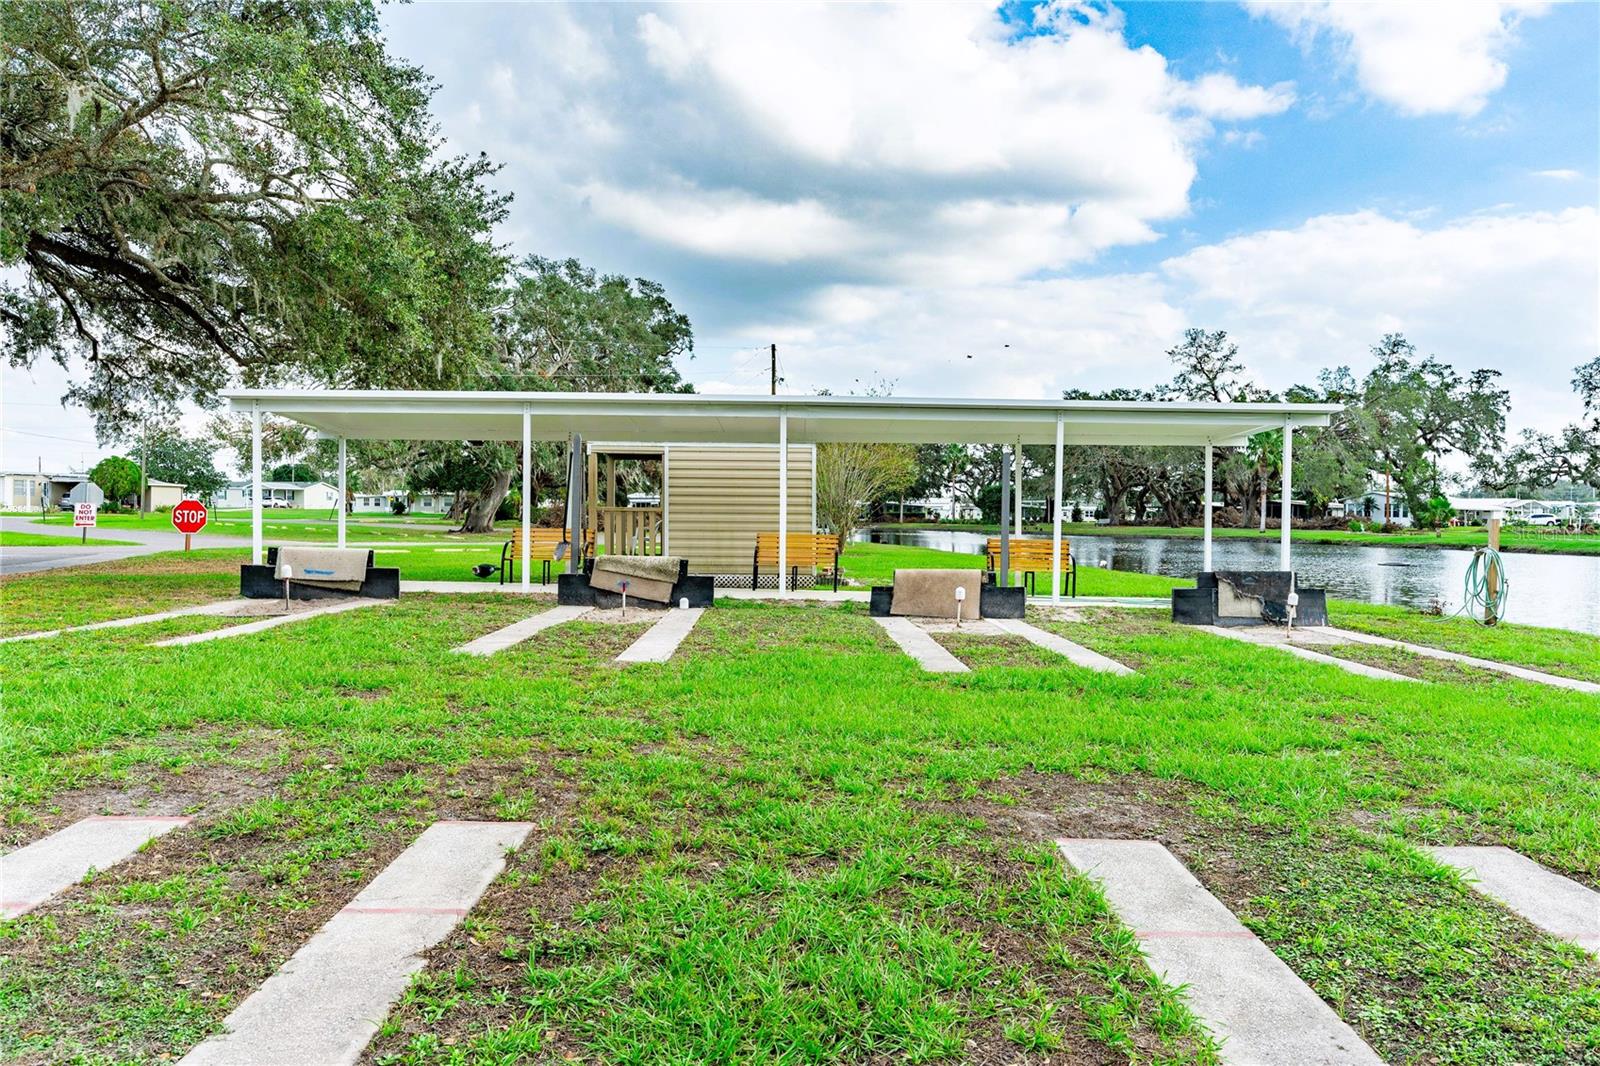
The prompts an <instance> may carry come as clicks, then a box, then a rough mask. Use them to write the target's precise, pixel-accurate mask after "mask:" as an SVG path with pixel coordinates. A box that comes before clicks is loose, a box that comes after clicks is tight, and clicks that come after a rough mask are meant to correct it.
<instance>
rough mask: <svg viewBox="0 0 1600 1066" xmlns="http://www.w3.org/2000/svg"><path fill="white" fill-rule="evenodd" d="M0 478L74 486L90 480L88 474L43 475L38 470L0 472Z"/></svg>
mask: <svg viewBox="0 0 1600 1066" xmlns="http://www.w3.org/2000/svg"><path fill="white" fill-rule="evenodd" d="M0 477H42V478H44V479H45V480H46V481H70V482H73V483H74V484H81V483H83V482H85V481H88V480H89V475H88V474H41V473H39V471H37V470H0Z"/></svg>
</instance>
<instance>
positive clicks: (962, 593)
mask: <svg viewBox="0 0 1600 1066" xmlns="http://www.w3.org/2000/svg"><path fill="white" fill-rule="evenodd" d="M965 602H967V586H965V585H957V586H956V628H957V629H960V628H961V605H962V604H963V603H965Z"/></svg>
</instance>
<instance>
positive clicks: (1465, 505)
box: [1446, 496, 1535, 511]
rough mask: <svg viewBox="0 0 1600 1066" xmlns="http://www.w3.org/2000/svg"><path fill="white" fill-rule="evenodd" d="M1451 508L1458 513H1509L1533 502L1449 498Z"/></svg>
mask: <svg viewBox="0 0 1600 1066" xmlns="http://www.w3.org/2000/svg"><path fill="white" fill-rule="evenodd" d="M1446 499H1448V500H1449V501H1450V506H1451V507H1454V508H1455V509H1456V510H1458V511H1509V510H1511V509H1512V508H1515V507H1521V506H1522V505H1524V504H1528V503H1533V502H1535V501H1533V500H1519V499H1516V498H1515V497H1512V496H1449V497H1446Z"/></svg>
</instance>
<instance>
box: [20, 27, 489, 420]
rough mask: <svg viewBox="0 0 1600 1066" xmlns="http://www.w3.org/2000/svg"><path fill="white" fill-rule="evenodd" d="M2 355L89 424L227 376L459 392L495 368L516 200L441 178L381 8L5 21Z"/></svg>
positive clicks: (447, 175) (480, 174) (167, 401)
mask: <svg viewBox="0 0 1600 1066" xmlns="http://www.w3.org/2000/svg"><path fill="white" fill-rule="evenodd" d="M0 42H3V49H4V51H3V54H4V63H5V66H4V79H5V82H6V90H5V92H4V94H3V96H0V215H3V216H4V217H5V219H6V225H5V226H4V227H3V228H0V268H7V271H6V272H7V273H8V274H12V275H13V277H15V278H18V279H19V280H13V279H12V278H7V279H6V280H4V281H0V319H3V321H4V322H5V324H6V340H5V342H4V343H5V344H6V347H7V353H6V354H7V357H8V358H9V360H10V362H11V363H12V365H14V366H28V365H31V364H32V363H33V362H34V361H35V360H36V359H38V358H39V357H40V356H41V355H49V356H50V357H52V358H54V359H56V360H58V361H60V362H61V363H62V364H63V365H68V363H69V359H71V358H72V357H74V356H81V357H82V358H83V359H84V360H85V362H86V365H87V369H88V375H87V377H86V378H83V379H80V380H78V381H77V382H76V383H75V384H74V386H73V388H72V392H71V394H70V395H71V398H72V399H74V400H76V401H78V402H81V403H83V404H85V405H86V406H87V407H89V408H90V409H91V410H92V411H93V412H94V413H95V415H96V417H97V419H98V420H99V422H100V424H101V426H102V427H103V428H104V427H108V426H112V425H114V424H115V423H116V422H117V421H118V420H121V419H124V418H125V417H126V416H127V415H128V413H129V412H130V410H132V409H133V408H135V407H142V408H146V409H149V408H161V407H166V406H170V405H171V404H172V403H174V402H175V401H177V400H180V399H185V398H188V399H194V400H197V401H200V402H202V403H204V402H206V401H207V400H209V399H210V398H211V397H213V396H214V395H215V392H216V391H217V390H218V389H220V388H223V387H225V386H226V385H227V384H229V383H230V382H240V383H243V384H247V385H268V384H279V383H288V382H310V383H317V384H324V385H336V386H344V387H377V386H388V387H407V386H424V385H426V386H433V387H449V386H451V385H459V384H461V383H463V382H467V381H469V380H470V379H471V378H472V377H473V376H474V375H476V374H477V373H479V372H480V371H481V369H482V366H483V361H484V360H485V358H486V357H487V356H488V355H489V354H491V353H492V351H493V348H494V345H493V341H492V325H493V321H492V314H493V309H494V307H495V305H496V300H495V293H496V286H497V285H498V284H499V283H500V282H501V279H502V277H503V274H504V269H505V259H504V256H503V255H502V254H501V253H500V251H499V250H497V249H496V248H495V247H494V246H493V245H492V243H491V242H490V240H489V237H488V234H489V231H490V229H491V227H492V226H493V225H494V224H495V223H496V222H497V221H499V220H500V219H501V218H502V217H503V216H504V212H505V205H506V201H507V199H508V198H507V197H503V196H500V195H497V194H495V193H494V192H492V191H489V190H488V189H486V188H485V186H484V181H485V179H487V178H488V177H489V175H491V174H492V173H493V171H494V169H495V168H494V166H493V165H492V164H491V163H489V162H488V161H487V160H486V159H484V158H482V157H481V156H480V157H479V158H476V159H438V158H436V157H435V149H436V147H437V141H436V138H435V132H434V127H433V123H432V119H431V118H430V116H429V112H428V105H429V99H430V97H431V95H432V93H433V89H434V86H433V84H432V82H431V81H430V80H429V79H428V77H427V76H426V75H425V74H424V73H423V72H422V71H421V70H420V69H419V68H417V67H415V66H413V65H411V64H408V63H406V62H403V61H401V60H398V59H396V58H394V57H393V56H391V55H389V54H388V52H387V51H386V49H385V47H384V43H383V40H382V38H381V36H380V33H379V22H378V16H377V12H376V9H375V6H374V4H373V3H371V2H370V0H337V2H329V3H320V2H318V3H313V2H309V0H288V2H285V0H228V2H218V0H166V2H163V3H151V4H128V3H123V2H119V0H77V2H74V3H71V4H67V3H13V4H4V5H0Z"/></svg>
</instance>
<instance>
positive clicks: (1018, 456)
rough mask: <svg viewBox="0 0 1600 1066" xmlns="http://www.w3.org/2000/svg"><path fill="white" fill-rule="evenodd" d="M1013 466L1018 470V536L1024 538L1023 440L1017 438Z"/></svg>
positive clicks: (1015, 520)
mask: <svg viewBox="0 0 1600 1066" xmlns="http://www.w3.org/2000/svg"><path fill="white" fill-rule="evenodd" d="M1011 465H1012V466H1013V467H1014V468H1015V470H1016V475H1015V477H1016V483H1017V499H1016V508H1017V509H1016V512H1015V513H1016V518H1015V519H1014V520H1013V521H1014V522H1015V524H1016V534H1017V536H1019V537H1020V536H1022V438H1021V437H1018V438H1017V446H1016V449H1015V450H1014V451H1013V452H1012V453H1011Z"/></svg>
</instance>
